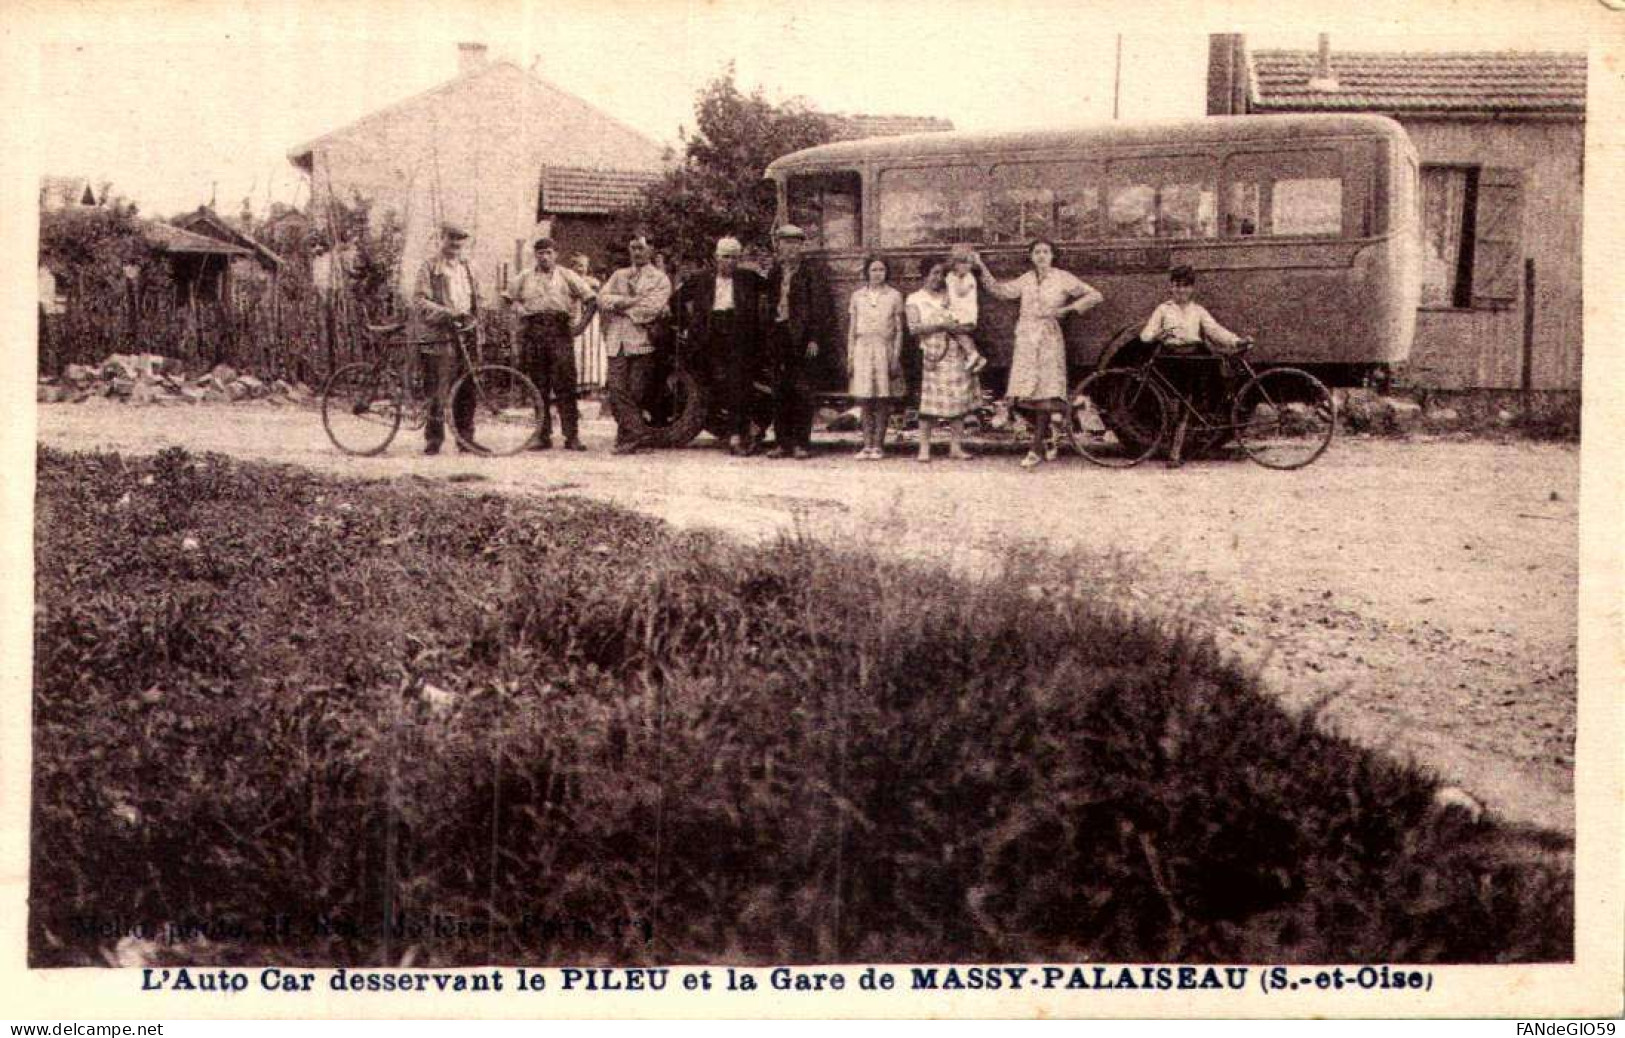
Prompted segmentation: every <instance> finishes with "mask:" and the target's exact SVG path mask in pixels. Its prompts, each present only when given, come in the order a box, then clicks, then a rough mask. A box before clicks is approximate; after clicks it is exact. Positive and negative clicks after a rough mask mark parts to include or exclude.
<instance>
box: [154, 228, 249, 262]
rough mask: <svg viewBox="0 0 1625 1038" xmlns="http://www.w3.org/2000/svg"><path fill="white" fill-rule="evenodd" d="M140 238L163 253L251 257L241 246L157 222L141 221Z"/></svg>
mask: <svg viewBox="0 0 1625 1038" xmlns="http://www.w3.org/2000/svg"><path fill="white" fill-rule="evenodd" d="M141 236H142V237H143V238H146V239H147V241H148V242H150V243H152V244H153V245H154V246H156V247H157V248H158V249H159V250H160V251H163V252H205V253H213V254H215V255H219V256H249V255H252V253H250V252H249V251H248V250H247V249H245V248H242V247H241V246H237V245H231V244H229V243H227V242H223V241H216V240H215V239H213V238H207V237H204V236H203V235H201V234H193V233H192V232H191V231H188V230H183V229H182V228H179V227H176V226H174V225H173V224H167V223H159V222H158V221H157V220H142V221H141Z"/></svg>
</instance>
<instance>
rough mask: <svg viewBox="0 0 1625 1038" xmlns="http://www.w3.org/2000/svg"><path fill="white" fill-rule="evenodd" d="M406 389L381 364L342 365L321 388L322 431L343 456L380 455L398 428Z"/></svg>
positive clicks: (393, 370)
mask: <svg viewBox="0 0 1625 1038" xmlns="http://www.w3.org/2000/svg"><path fill="white" fill-rule="evenodd" d="M405 396H406V386H405V385H404V384H403V383H402V382H401V374H400V372H399V371H396V370H395V369H394V368H392V367H389V366H388V365H384V364H366V363H355V364H346V365H344V366H343V367H341V368H339V369H338V370H337V371H335V372H333V374H331V375H329V376H328V378H327V382H326V384H325V385H323V386H322V428H324V429H326V430H327V438H328V439H330V440H332V441H333V446H335V447H337V448H338V449H339V450H341V451H343V452H344V453H346V454H355V455H359V456H361V457H369V456H371V455H374V454H381V453H383V450H384V448H385V447H388V446H389V442H390V441H391V440H393V439H394V438H395V431H396V430H397V429H399V428H400V427H401V407H402V401H403V399H404V398H405Z"/></svg>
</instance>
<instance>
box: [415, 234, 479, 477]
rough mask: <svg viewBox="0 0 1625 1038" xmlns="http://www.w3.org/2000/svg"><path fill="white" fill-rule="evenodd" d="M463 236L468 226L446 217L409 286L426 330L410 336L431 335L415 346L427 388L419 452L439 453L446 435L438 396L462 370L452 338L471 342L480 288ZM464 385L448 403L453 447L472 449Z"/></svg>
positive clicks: (470, 403)
mask: <svg viewBox="0 0 1625 1038" xmlns="http://www.w3.org/2000/svg"><path fill="white" fill-rule="evenodd" d="M467 241H468V232H467V231H465V230H463V229H462V228H461V227H457V226H455V225H454V224H449V223H448V224H446V225H444V226H443V227H441V228H440V251H439V252H437V253H436V254H435V255H433V256H431V257H429V258H428V259H426V260H424V261H423V266H422V267H420V268H418V276H417V282H416V286H415V287H414V289H413V292H412V310H413V312H414V314H415V315H416V316H417V317H418V319H419V320H420V321H421V322H422V323H423V324H424V325H426V326H427V329H426V331H427V334H426V335H421V336H414V337H415V338H431V337H432V338H434V339H435V340H436V341H434V342H430V343H427V344H425V345H424V346H422V347H421V357H422V360H423V379H424V383H425V385H426V386H427V387H428V390H429V394H430V396H429V416H428V422H427V424H425V425H424V427H423V439H424V450H423V453H425V454H439V453H440V446H441V444H442V443H444V442H445V440H446V418H445V414H444V412H443V409H442V407H441V401H442V400H444V399H445V395H446V391H447V390H448V389H450V387H451V384H452V383H453V382H455V381H457V377H458V376H459V375H460V374H461V373H462V372H461V366H460V365H459V363H458V351H457V342H458V341H459V340H464V341H468V342H470V343H471V342H472V340H473V337H474V334H475V329H476V327H477V321H476V315H477V314H478V312H479V304H480V289H479V285H478V284H477V283H476V282H475V280H474V271H473V270H472V269H471V268H470V267H469V265H468V261H467V260H465V259H464V258H463V246H464V245H465V244H466V243H467ZM464 390H465V391H464V392H461V393H458V394H457V399H456V400H453V401H452V403H451V419H452V424H453V425H454V426H455V428H456V430H457V449H458V450H460V451H461V450H470V449H472V450H476V451H478V450H479V449H480V447H479V445H478V444H477V443H475V442H474V395H473V393H471V392H467V387H466V386H465V387H464ZM465 444H467V445H468V446H465Z"/></svg>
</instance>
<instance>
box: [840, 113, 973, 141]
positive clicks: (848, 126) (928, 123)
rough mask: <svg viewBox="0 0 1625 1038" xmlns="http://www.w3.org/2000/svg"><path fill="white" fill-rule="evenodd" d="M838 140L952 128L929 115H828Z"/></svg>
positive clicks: (949, 123) (945, 121) (944, 120)
mask: <svg viewBox="0 0 1625 1038" xmlns="http://www.w3.org/2000/svg"><path fill="white" fill-rule="evenodd" d="M828 118H829V123H830V127H831V128H832V129H833V130H834V131H835V139H836V140H838V141H856V140H863V139H864V138H867V137H900V136H902V135H903V134H905V133H942V132H944V131H949V130H952V129H953V128H954V124H953V123H952V122H951V121H949V120H947V119H938V118H936V117H935V116H930V115H861V114H860V115H842V114H835V115H831V116H829V117H828Z"/></svg>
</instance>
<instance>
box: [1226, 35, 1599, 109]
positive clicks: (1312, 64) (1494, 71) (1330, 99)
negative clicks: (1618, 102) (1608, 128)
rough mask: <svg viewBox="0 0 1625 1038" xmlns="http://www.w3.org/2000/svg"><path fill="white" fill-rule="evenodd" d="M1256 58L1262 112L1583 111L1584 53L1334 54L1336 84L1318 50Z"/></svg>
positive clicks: (1255, 84)
mask: <svg viewBox="0 0 1625 1038" xmlns="http://www.w3.org/2000/svg"><path fill="white" fill-rule="evenodd" d="M1251 59H1252V72H1253V81H1252V99H1251V103H1250V105H1249V108H1250V109H1251V110H1252V111H1256V112H1267V111H1294V112H1306V111H1312V112H1324V111H1346V110H1356V109H1357V110H1361V111H1379V112H1418V113H1419V112H1440V113H1449V112H1469V111H1470V112H1521V113H1530V112H1548V113H1563V114H1568V113H1583V112H1584V111H1585V98H1586V59H1585V55H1584V54H1553V53H1534V52H1519V51H1500V52H1494V53H1456V54H1449V53H1437V54H1425V53H1390V54H1380V53H1364V54H1356V53H1341V52H1338V51H1335V50H1334V51H1332V53H1331V67H1332V76H1333V79H1335V81H1336V84H1337V87H1336V89H1326V88H1325V84H1322V83H1319V82H1316V83H1314V84H1311V82H1310V81H1311V80H1313V79H1317V77H1318V76H1319V64H1320V61H1319V55H1317V54H1316V53H1315V52H1314V51H1295V50H1260V51H1254V52H1253V53H1252V55H1251Z"/></svg>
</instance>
